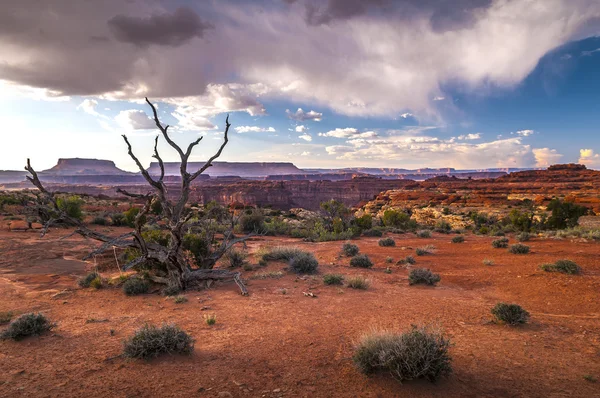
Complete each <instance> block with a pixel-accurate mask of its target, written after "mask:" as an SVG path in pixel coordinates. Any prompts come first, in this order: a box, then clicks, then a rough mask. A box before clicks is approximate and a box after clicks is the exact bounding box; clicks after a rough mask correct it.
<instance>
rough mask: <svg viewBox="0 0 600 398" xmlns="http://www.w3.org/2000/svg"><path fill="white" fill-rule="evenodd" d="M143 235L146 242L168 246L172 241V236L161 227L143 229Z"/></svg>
mask: <svg viewBox="0 0 600 398" xmlns="http://www.w3.org/2000/svg"><path fill="white" fill-rule="evenodd" d="M142 237H143V238H144V240H145V241H146V242H149V243H156V244H158V245H161V246H167V245H168V244H169V242H170V241H171V236H170V235H169V234H168V233H167V232H166V231H161V230H160V229H149V230H147V231H143V232H142Z"/></svg>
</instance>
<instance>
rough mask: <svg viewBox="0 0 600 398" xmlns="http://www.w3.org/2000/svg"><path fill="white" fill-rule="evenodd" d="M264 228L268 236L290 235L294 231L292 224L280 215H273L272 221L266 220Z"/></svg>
mask: <svg viewBox="0 0 600 398" xmlns="http://www.w3.org/2000/svg"><path fill="white" fill-rule="evenodd" d="M262 228H263V231H264V233H265V235H268V236H279V235H290V234H291V233H292V230H291V227H290V225H289V224H286V223H285V222H284V221H283V220H282V219H281V218H278V217H273V218H272V219H271V221H266V220H265V222H264V223H263V227H262Z"/></svg>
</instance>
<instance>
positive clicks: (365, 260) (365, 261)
mask: <svg viewBox="0 0 600 398" xmlns="http://www.w3.org/2000/svg"><path fill="white" fill-rule="evenodd" d="M350 266H352V267H359V268H371V267H372V266H373V262H372V261H371V259H370V258H369V256H367V255H366V254H358V255H356V256H354V257H352V259H351V260H350Z"/></svg>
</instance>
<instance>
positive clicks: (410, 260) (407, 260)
mask: <svg viewBox="0 0 600 398" xmlns="http://www.w3.org/2000/svg"><path fill="white" fill-rule="evenodd" d="M416 262H417V260H415V258H414V257H413V256H406V257H405V258H402V259H400V260H398V262H397V263H396V264H398V265H403V264H410V265H413V264H415V263H416Z"/></svg>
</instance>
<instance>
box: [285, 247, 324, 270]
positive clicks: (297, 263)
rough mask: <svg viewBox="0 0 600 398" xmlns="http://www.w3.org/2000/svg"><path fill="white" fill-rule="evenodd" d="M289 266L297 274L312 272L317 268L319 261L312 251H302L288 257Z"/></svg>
mask: <svg viewBox="0 0 600 398" xmlns="http://www.w3.org/2000/svg"><path fill="white" fill-rule="evenodd" d="M289 266H290V269H291V270H292V271H294V272H295V273H297V274H314V273H315V272H317V269H318V268H319V261H317V259H316V258H315V256H314V255H313V254H312V253H309V252H302V253H299V254H298V255H296V256H294V257H292V258H291V259H290V262H289Z"/></svg>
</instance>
